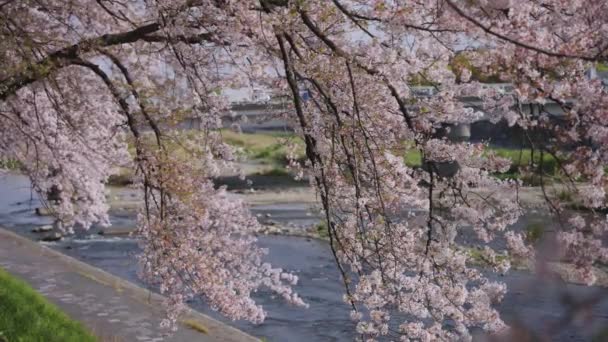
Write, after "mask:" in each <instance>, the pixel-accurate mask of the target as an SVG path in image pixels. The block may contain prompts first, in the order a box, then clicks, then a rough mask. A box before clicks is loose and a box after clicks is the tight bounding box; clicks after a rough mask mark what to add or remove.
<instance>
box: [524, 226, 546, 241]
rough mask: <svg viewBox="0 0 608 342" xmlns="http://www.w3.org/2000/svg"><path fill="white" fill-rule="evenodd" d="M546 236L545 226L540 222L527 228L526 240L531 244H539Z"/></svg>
mask: <svg viewBox="0 0 608 342" xmlns="http://www.w3.org/2000/svg"><path fill="white" fill-rule="evenodd" d="M544 234H545V225H544V224H542V223H540V222H533V223H530V224H528V225H527V226H526V240H527V241H528V242H529V243H535V242H538V241H539V240H540V239H541V238H542V237H543V235H544Z"/></svg>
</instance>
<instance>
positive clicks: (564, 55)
mask: <svg viewBox="0 0 608 342" xmlns="http://www.w3.org/2000/svg"><path fill="white" fill-rule="evenodd" d="M445 2H446V3H447V4H448V5H449V6H450V7H451V8H452V9H453V10H454V11H455V12H456V13H457V14H458V15H460V16H461V17H463V18H465V19H466V20H467V21H469V22H470V23H472V24H474V25H475V26H477V27H479V28H480V29H481V30H482V31H484V32H486V33H488V34H490V35H492V36H495V37H497V38H500V39H501V40H504V41H506V42H509V43H511V44H514V45H517V46H519V47H522V48H525V49H527V50H532V51H535V52H538V53H541V54H544V55H547V56H551V57H558V58H569V59H580V60H584V61H588V62H599V61H605V60H606V57H603V58H602V57H601V56H600V54H601V52H600V54H597V55H596V56H593V57H589V56H584V55H571V54H567V53H560V52H553V51H550V50H546V49H543V48H540V47H538V46H533V45H530V44H528V43H525V42H522V41H519V40H516V39H513V38H510V37H508V36H506V35H504V34H502V33H500V32H496V31H494V30H492V28H490V27H488V26H486V25H484V24H483V23H481V22H480V21H479V20H477V19H475V18H473V17H472V16H470V15H468V14H467V13H466V12H465V11H463V10H462V9H461V8H460V7H458V6H457V5H456V4H454V2H453V1H452V0H445Z"/></svg>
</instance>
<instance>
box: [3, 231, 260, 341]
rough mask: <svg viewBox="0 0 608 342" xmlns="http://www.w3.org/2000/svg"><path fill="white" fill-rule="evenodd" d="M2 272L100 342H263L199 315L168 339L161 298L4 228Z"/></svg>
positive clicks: (187, 318)
mask: <svg viewBox="0 0 608 342" xmlns="http://www.w3.org/2000/svg"><path fill="white" fill-rule="evenodd" d="M0 267H2V268H4V269H5V270H7V271H8V272H9V273H11V274H13V275H16V276H18V277H20V278H22V279H24V280H25V281H27V282H28V283H30V284H31V285H32V287H34V288H35V289H37V290H38V291H39V292H40V293H42V294H43V295H44V296H46V297H47V298H48V299H49V300H50V301H51V302H53V303H54V304H56V305H57V306H58V307H59V308H61V309H62V310H63V311H64V312H66V313H67V314H68V315H70V316H71V317H73V318H75V319H78V320H80V321H82V322H83V323H84V324H85V325H87V326H88V327H89V328H90V329H92V331H93V332H94V333H95V334H96V335H97V336H100V337H101V338H100V340H101V341H117V342H118V341H124V342H131V341H134V342H137V341H141V342H145V341H148V342H159V341H188V342H190V341H204V342H208V341H226V342H233V341H234V342H236V341H239V342H240V341H247V342H249V341H252V342H253V341H258V340H257V339H255V338H253V337H251V336H249V335H247V334H245V333H243V332H241V331H239V330H237V329H235V328H232V327H230V326H227V325H225V324H223V323H220V322H218V321H216V320H214V319H212V318H210V317H208V316H205V315H203V314H200V313H198V312H196V311H190V312H188V313H186V314H184V315H183V317H182V318H181V320H182V321H183V322H185V321H188V322H196V324H195V325H196V326H199V327H202V328H203V329H202V330H205V332H200V331H196V330H195V329H192V328H189V327H186V326H184V325H181V324H180V328H179V330H178V331H177V332H176V333H173V334H171V335H168V334H167V332H166V331H164V330H163V329H161V328H160V326H159V323H160V321H161V319H162V318H163V310H162V305H161V303H162V300H163V299H162V297H161V296H159V295H157V294H153V293H150V292H149V291H147V290H145V289H142V288H140V287H138V286H136V285H134V284H132V283H129V282H127V281H125V280H123V279H120V278H117V277H115V276H113V275H110V274H109V273H106V272H104V271H102V270H100V269H98V268H95V267H92V266H90V265H87V264H84V263H82V262H80V261H78V260H76V259H73V258H71V257H69V256H66V255H64V254H61V253H59V252H57V251H54V250H51V249H49V248H47V247H44V246H41V245H40V244H38V243H36V242H33V241H30V240H28V239H26V238H24V237H21V236H19V235H16V234H15V233H12V232H9V231H7V230H5V229H2V228H0Z"/></svg>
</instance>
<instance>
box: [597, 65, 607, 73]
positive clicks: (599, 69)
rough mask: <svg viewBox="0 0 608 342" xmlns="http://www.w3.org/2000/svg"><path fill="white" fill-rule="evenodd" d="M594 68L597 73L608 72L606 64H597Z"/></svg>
mask: <svg viewBox="0 0 608 342" xmlns="http://www.w3.org/2000/svg"><path fill="white" fill-rule="evenodd" d="M595 68H596V69H597V71H600V72H605V71H608V64H606V63H597V65H596V66H595Z"/></svg>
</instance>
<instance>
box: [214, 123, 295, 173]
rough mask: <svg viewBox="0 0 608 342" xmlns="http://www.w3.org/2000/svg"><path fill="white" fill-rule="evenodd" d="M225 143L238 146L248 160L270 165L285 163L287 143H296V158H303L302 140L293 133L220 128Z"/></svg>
mask: <svg viewBox="0 0 608 342" xmlns="http://www.w3.org/2000/svg"><path fill="white" fill-rule="evenodd" d="M221 134H222V139H223V141H224V142H225V143H227V144H229V145H231V146H233V147H236V148H239V149H240V151H241V153H242V154H243V155H244V157H246V158H247V159H249V160H252V161H258V162H261V163H264V164H271V165H286V163H287V153H288V149H287V145H288V143H292V144H295V145H296V158H297V159H302V158H304V142H303V141H302V139H301V138H300V137H298V136H296V135H295V134H293V133H280V132H277V133H236V132H233V131H230V130H221Z"/></svg>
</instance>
